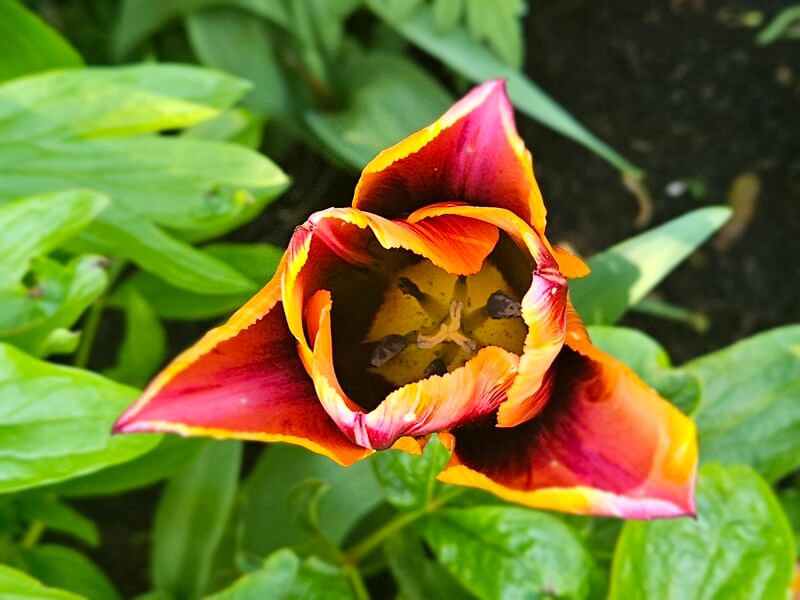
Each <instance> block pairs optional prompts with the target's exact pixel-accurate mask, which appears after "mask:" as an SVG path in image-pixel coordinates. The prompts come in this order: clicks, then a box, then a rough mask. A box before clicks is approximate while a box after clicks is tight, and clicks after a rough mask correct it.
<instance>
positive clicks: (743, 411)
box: [685, 325, 800, 481]
mask: <svg viewBox="0 0 800 600" xmlns="http://www.w3.org/2000/svg"><path fill="white" fill-rule="evenodd" d="M685 368H686V370H688V371H689V372H690V373H693V374H694V375H695V376H696V377H698V379H699V380H700V385H701V388H702V400H701V402H700V406H699V408H698V410H697V411H696V413H695V415H694V418H695V421H696V423H697V429H698V432H699V436H700V456H701V457H703V459H704V460H707V461H711V460H714V461H720V462H723V463H725V464H737V463H742V464H747V465H750V466H751V467H753V468H754V469H756V470H757V471H758V472H759V473H761V475H762V476H763V477H764V478H765V479H767V481H777V480H778V479H780V478H781V477H783V476H784V475H786V474H788V473H790V472H792V471H793V470H795V469H796V468H798V466H800V326H798V325H794V326H788V327H781V328H778V329H773V330H771V331H767V332H765V333H761V334H759V335H756V336H753V337H751V338H748V339H746V340H743V341H741V342H739V343H737V344H734V345H733V346H730V347H728V348H725V349H723V350H719V351H718V352H714V353H712V354H709V355H707V356H704V357H701V358H699V359H697V360H694V361H692V362H690V363H688V364H687V365H686V366H685Z"/></svg>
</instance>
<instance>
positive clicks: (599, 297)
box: [569, 206, 731, 325]
mask: <svg viewBox="0 0 800 600" xmlns="http://www.w3.org/2000/svg"><path fill="white" fill-rule="evenodd" d="M730 215H731V211H730V209H728V208H725V207H721V206H713V207H708V208H701V209H698V210H695V211H692V212H690V213H688V214H685V215H683V216H681V217H678V218H677V219H673V220H671V221H668V222H667V223H664V224H663V225H659V226H658V227H654V228H653V229H651V230H649V231H645V232H644V233H640V234H639V235H637V236H635V237H632V238H630V239H627V240H625V241H624V242H620V243H619V244H617V245H615V246H612V247H611V248H609V249H608V250H606V251H604V252H601V253H600V254H597V255H596V256H594V257H592V258H591V259H590V260H589V266H590V267H591V268H592V272H591V273H590V274H589V275H588V276H587V277H584V278H583V279H575V280H573V281H570V284H569V288H570V295H571V297H572V302H573V303H574V304H575V308H576V309H577V310H578V312H579V313H580V314H581V316H582V317H583V319H584V321H585V322H586V323H587V324H589V325H608V324H611V323H614V322H615V321H616V320H617V319H619V318H620V317H621V316H622V315H623V314H624V313H625V311H626V310H627V309H628V308H629V307H630V306H631V305H633V304H635V303H637V302H638V301H639V300H641V299H642V298H644V297H645V296H646V295H647V294H648V293H649V292H650V291H651V290H652V289H653V288H654V287H655V286H656V285H658V283H659V282H660V281H661V280H662V279H664V277H666V276H667V275H668V274H669V273H670V272H671V271H672V270H673V269H674V268H675V267H677V266H678V265H679V264H680V263H681V262H683V261H684V259H686V258H687V257H688V256H689V255H690V254H691V253H692V252H694V251H695V250H696V249H697V248H698V247H699V246H700V245H701V244H702V243H703V242H704V241H706V240H707V239H708V238H709V236H711V234H712V233H714V232H715V231H716V230H717V229H719V228H720V227H721V226H722V225H723V224H724V223H725V221H727V220H728V218H729V217H730Z"/></svg>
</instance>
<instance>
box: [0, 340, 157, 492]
mask: <svg viewBox="0 0 800 600" xmlns="http://www.w3.org/2000/svg"><path fill="white" fill-rule="evenodd" d="M135 397H136V391H135V390H133V389H131V388H128V387H125V386H121V385H119V384H116V383H114V382H112V381H109V380H108V379H105V378H103V377H101V376H99V375H95V374H94V373H90V372H88V371H82V370H79V369H72V368H69V367H62V366H57V365H54V364H49V363H46V362H42V361H39V360H36V359H34V358H31V357H30V356H27V355H26V354H24V353H23V352H21V351H19V350H17V349H15V348H14V347H12V346H8V345H6V344H0V422H2V423H3V427H2V429H0V491H3V492H9V491H12V490H20V489H25V488H31V487H36V486H40V485H43V484H45V483H52V482H55V481H59V480H62V479H67V478H69V477H74V476H76V475H81V474H83V473H90V472H92V471H97V470H99V469H102V468H103V467H106V466H109V465H113V464H117V463H121V462H125V461H127V460H131V459H133V458H135V457H136V456H138V455H140V454H142V453H144V452H146V451H147V450H148V449H150V448H151V447H152V446H153V445H154V444H156V443H157V441H158V438H157V437H156V436H141V435H134V436H125V437H113V438H112V437H111V435H110V432H111V425H112V423H113V422H114V420H115V419H116V418H117V416H119V414H120V413H121V412H122V410H123V409H124V408H125V407H127V406H128V405H129V404H130V403H131V402H132V401H133V400H134V398H135Z"/></svg>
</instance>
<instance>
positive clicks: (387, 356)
mask: <svg viewBox="0 0 800 600" xmlns="http://www.w3.org/2000/svg"><path fill="white" fill-rule="evenodd" d="M407 346H408V340H406V338H405V336H402V335H399V334H397V333H392V334H391V335H387V336H386V337H384V338H382V339H381V340H380V341H379V342H378V343H377V344H376V346H375V348H373V350H372V357H371V358H370V361H369V362H370V364H371V365H372V366H373V367H378V368H380V367H382V366H384V365H385V364H387V363H389V362H390V361H391V360H392V359H393V358H394V357H396V356H397V355H398V354H400V353H401V352H402V351H403V350H405V349H406V347H407Z"/></svg>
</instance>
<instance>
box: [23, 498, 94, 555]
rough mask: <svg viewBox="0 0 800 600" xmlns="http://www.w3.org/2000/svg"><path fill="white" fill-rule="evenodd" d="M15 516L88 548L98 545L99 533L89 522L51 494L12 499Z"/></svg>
mask: <svg viewBox="0 0 800 600" xmlns="http://www.w3.org/2000/svg"><path fill="white" fill-rule="evenodd" d="M14 504H15V506H16V509H17V515H18V516H19V517H20V518H21V519H23V520H25V521H28V522H30V523H32V522H34V521H38V522H40V523H42V524H43V525H45V526H46V527H47V528H48V529H52V530H54V531H59V532H62V533H67V534H69V535H71V536H73V537H75V538H77V539H79V540H81V541H82V542H85V543H86V544H88V545H90V546H97V544H99V543H100V533H99V532H98V531H97V527H96V526H95V524H94V523H92V521H91V520H89V519H87V518H86V517H84V516H83V515H82V514H81V513H79V512H78V511H76V510H75V509H74V508H72V507H71V506H70V505H69V504H66V503H64V502H62V501H61V500H59V499H58V498H57V497H56V496H54V495H52V494H42V493H33V494H21V495H17V496H15V497H14Z"/></svg>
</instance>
